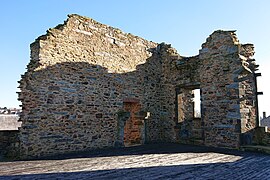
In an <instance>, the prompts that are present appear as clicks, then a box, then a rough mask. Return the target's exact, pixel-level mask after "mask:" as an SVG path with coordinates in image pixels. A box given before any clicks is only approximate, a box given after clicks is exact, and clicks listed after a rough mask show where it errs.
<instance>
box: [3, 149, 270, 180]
mask: <svg viewBox="0 0 270 180" xmlns="http://www.w3.org/2000/svg"><path fill="white" fill-rule="evenodd" d="M0 179H148V180H149V179H234V180H237V179H260V180H263V179H270V156H269V155H266V154H256V153H249V152H239V151H233V150H224V149H215V148H206V147H198V146H187V145H178V144H154V145H144V146H139V147H130V148H123V149H109V150H100V151H98V152H88V153H86V152H84V153H80V154H72V155H66V156H58V157H51V158H50V157H48V158H46V159H42V160H31V161H13V162H0Z"/></svg>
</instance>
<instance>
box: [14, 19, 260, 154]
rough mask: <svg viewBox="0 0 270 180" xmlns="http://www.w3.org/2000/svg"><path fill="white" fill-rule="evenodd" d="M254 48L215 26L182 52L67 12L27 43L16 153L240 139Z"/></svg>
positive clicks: (252, 120) (228, 143)
mask: <svg viewBox="0 0 270 180" xmlns="http://www.w3.org/2000/svg"><path fill="white" fill-rule="evenodd" d="M253 54H254V51H253V46H252V45H251V44H246V45H241V44H240V43H239V41H238V40H237V38H236V35H235V32H234V31H220V30H219V31H215V32H214V33H213V34H212V35H210V36H209V38H207V40H206V43H204V44H203V45H202V49H201V50H200V52H199V55H197V56H193V57H183V56H181V55H179V53H178V52H177V51H176V50H175V49H174V48H172V47H171V45H169V44H165V43H161V44H157V43H154V42H150V41H146V40H144V39H142V38H139V37H137V36H134V35H131V34H127V33H124V32H122V31H120V30H118V29H116V28H112V27H109V26H106V25H103V24H100V23H98V22H96V21H94V20H92V19H90V18H86V17H82V16H78V15H69V18H68V19H67V21H65V23H64V24H62V25H58V26H57V27H55V28H53V29H49V30H48V32H47V34H46V35H43V36H40V37H39V38H38V39H36V41H35V42H34V43H33V44H31V60H30V63H29V64H28V66H27V72H26V73H25V74H24V75H23V76H22V79H21V81H20V88H21V93H19V99H20V100H21V101H22V115H21V118H20V119H21V120H22V127H21V129H20V153H21V154H20V155H21V157H22V158H31V157H36V156H48V155H55V154H61V153H68V152H74V151H84V150H90V149H96V148H105V147H114V146H130V145H138V144H144V143H145V142H156V141H159V142H167V141H169V142H184V143H194V144H205V145H207V146H216V147H229V148H238V147H239V146H240V145H241V143H242V141H244V140H245V139H247V138H246V134H248V132H251V130H252V129H253V128H254V127H255V126H256V114H257V109H256V101H257V99H256V91H257V89H256V76H255V71H256V70H257V69H256V68H257V65H256V64H255V62H254V60H253V59H252V55H253ZM194 89H200V90H201V100H202V102H201V112H202V117H201V118H196V117H194V99H193V98H194V91H193V90H194ZM242 134H244V135H245V136H241V135H242ZM242 139H244V140H242Z"/></svg>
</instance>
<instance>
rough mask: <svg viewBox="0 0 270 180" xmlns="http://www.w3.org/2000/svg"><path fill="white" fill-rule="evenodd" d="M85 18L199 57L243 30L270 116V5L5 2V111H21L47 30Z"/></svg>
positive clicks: (1, 5)
mask: <svg viewBox="0 0 270 180" xmlns="http://www.w3.org/2000/svg"><path fill="white" fill-rule="evenodd" d="M72 13H76V14H80V15H83V16H88V17H91V18H93V19H95V20H97V21H99V22H101V23H104V24H108V25H110V26H113V27H117V28H119V29H121V30H123V31H125V32H130V33H132V34H134V35H138V36H141V37H143V38H145V39H147V40H152V41H154V42H166V43H170V44H172V46H173V47H175V48H176V49H177V50H178V52H179V53H180V54H181V55H186V56H188V55H196V54H198V51H199V49H200V47H201V44H202V43H203V42H205V40H206V38H207V37H208V36H209V35H210V34H211V33H212V32H213V31H214V30H217V29H223V30H237V35H238V38H239V39H240V42H241V43H254V44H255V50H256V55H255V58H256V60H257V63H259V64H260V72H261V73H262V75H263V76H262V77H259V90H261V91H263V92H264V95H263V96H262V97H260V99H259V100H260V101H259V103H260V105H259V107H260V112H261V113H262V111H266V112H267V114H270V85H269V78H270V63H269V61H270V45H269V44H270V1H269V0H253V1H252V0H205V1H201V0H186V1H184V0H166V1H165V0H133V1H132V0H130V1H129V0H114V1H113V0H76V1H75V0H43V1H42V0H2V1H1V2H0V15H1V16H0V17H1V21H0V22H1V26H0V37H1V38H0V39H1V43H0V50H1V53H0V60H1V65H0V76H1V86H0V87H1V89H0V107H4V106H6V107H18V105H19V104H20V103H19V102H18V101H17V94H16V91H18V89H17V86H18V83H17V81H18V80H20V74H23V73H24V72H25V71H26V70H25V67H26V65H27V64H28V62H29V59H30V58H29V54H30V51H29V49H30V48H29V44H30V43H32V42H33V41H34V40H35V39H36V38H37V37H38V36H40V35H42V34H45V33H46V30H47V29H49V28H51V27H55V26H56V25H57V24H60V23H63V21H64V20H65V19H66V18H67V14H72Z"/></svg>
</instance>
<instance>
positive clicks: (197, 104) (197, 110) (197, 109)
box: [193, 89, 201, 118]
mask: <svg viewBox="0 0 270 180" xmlns="http://www.w3.org/2000/svg"><path fill="white" fill-rule="evenodd" d="M193 93H194V98H193V102H194V118H201V90H200V89H194V90H193Z"/></svg>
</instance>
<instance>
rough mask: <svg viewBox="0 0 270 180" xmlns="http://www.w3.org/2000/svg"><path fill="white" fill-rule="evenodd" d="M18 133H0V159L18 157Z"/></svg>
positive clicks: (10, 131)
mask: <svg viewBox="0 0 270 180" xmlns="http://www.w3.org/2000/svg"><path fill="white" fill-rule="evenodd" d="M19 142H20V141H19V131H18V130H1V131H0V159H1V156H2V158H7V157H8V158H16V157H18V156H19V153H18V152H19V150H20V148H19Z"/></svg>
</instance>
